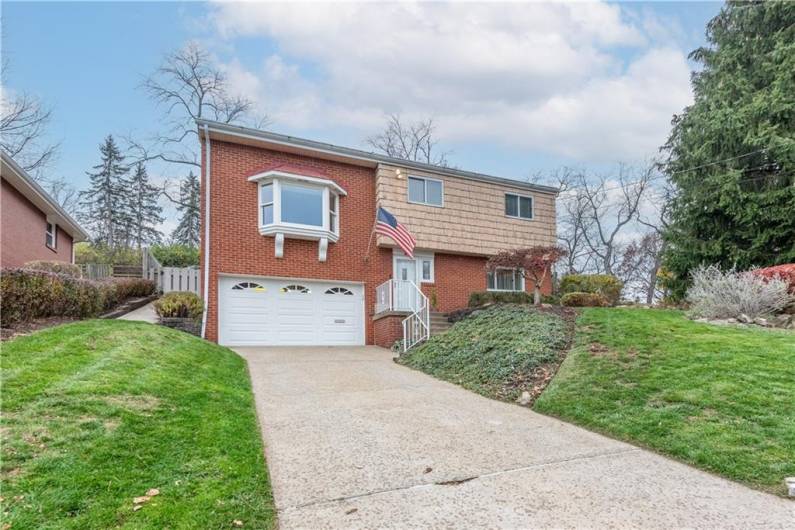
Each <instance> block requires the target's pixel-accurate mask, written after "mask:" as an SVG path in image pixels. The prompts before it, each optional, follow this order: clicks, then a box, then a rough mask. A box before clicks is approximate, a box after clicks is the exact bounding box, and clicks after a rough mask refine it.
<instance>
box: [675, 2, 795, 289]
mask: <svg viewBox="0 0 795 530" xmlns="http://www.w3.org/2000/svg"><path fill="white" fill-rule="evenodd" d="M707 40H708V43H709V44H708V46H707V47H703V48H699V49H697V50H695V51H693V52H692V53H691V55H690V58H691V59H692V60H694V61H696V62H698V63H700V64H701V65H702V69H701V70H700V71H698V72H695V73H694V74H693V77H692V85H693V91H694V96H695V101H694V103H693V104H692V105H691V106H689V107H687V108H686V109H685V110H684V112H683V113H682V114H681V115H679V116H675V117H674V119H673V130H672V132H671V135H670V137H669V139H668V142H667V143H666V145H665V146H664V148H663V149H664V151H666V152H667V154H668V159H667V162H666V164H665V170H666V172H667V173H668V174H669V176H670V177H671V179H672V180H673V182H674V183H675V184H676V186H677V188H678V190H677V197H676V198H675V200H674V203H673V208H672V222H671V225H670V228H669V229H668V230H667V231H666V233H665V238H666V241H667V249H668V250H667V252H666V256H665V263H664V266H665V268H666V269H667V270H669V271H670V272H672V273H673V274H674V276H675V278H676V279H675V280H674V281H673V284H672V285H671V286H670V287H671V288H672V289H673V293H674V294H675V295H678V296H682V295H683V294H684V291H685V289H686V287H687V280H688V274H689V272H690V271H691V270H692V269H693V268H695V267H697V266H698V265H700V264H717V265H719V266H721V267H724V268H730V267H737V268H738V269H747V268H750V267H753V266H766V265H775V264H778V263H791V262H795V2H784V1H769V2H728V3H727V4H726V5H725V6H724V7H723V8H722V9H721V12H720V13H719V14H718V15H717V16H716V17H715V18H713V19H712V20H711V21H710V22H709V24H708V26H707Z"/></svg>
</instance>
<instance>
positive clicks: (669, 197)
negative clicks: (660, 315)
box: [638, 179, 676, 304]
mask: <svg viewBox="0 0 795 530" xmlns="http://www.w3.org/2000/svg"><path fill="white" fill-rule="evenodd" d="M675 193H676V187H675V186H674V184H673V183H672V182H671V181H670V180H667V179H666V180H665V181H664V183H663V185H662V186H661V187H660V188H659V189H656V190H650V192H649V196H650V198H651V200H650V201H649V203H650V204H649V205H650V207H651V209H652V210H653V213H652V214H651V215H645V214H643V213H641V212H640V211H639V212H638V222H639V223H640V224H641V225H643V226H646V227H648V228H650V229H651V232H649V233H648V234H646V236H644V238H643V239H641V241H640V243H641V244H640V251H641V255H643V256H645V262H644V263H647V265H645V266H644V265H643V264H642V265H641V267H640V270H641V274H644V273H645V276H646V277H645V279H644V280H642V281H641V284H642V285H643V288H644V289H645V291H646V303H647V304H651V303H653V302H654V300H655V298H656V297H657V296H658V295H659V289H658V277H659V272H660V268H661V267H662V259H663V254H664V253H665V249H666V241H665V237H663V233H664V232H665V231H666V230H667V229H668V225H669V224H670V221H671V207H672V205H673V200H674V196H675Z"/></svg>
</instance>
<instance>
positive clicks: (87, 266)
mask: <svg viewBox="0 0 795 530" xmlns="http://www.w3.org/2000/svg"><path fill="white" fill-rule="evenodd" d="M79 267H80V272H82V273H83V278H88V279H89V280H101V279H102V278H108V277H110V276H112V275H113V267H111V266H110V265H105V264H103V263H82V264H80V265H79Z"/></svg>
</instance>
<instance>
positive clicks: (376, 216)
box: [364, 209, 378, 261]
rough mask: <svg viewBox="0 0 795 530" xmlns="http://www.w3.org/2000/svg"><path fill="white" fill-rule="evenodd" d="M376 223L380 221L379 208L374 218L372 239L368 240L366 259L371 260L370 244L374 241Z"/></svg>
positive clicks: (371, 232)
mask: <svg viewBox="0 0 795 530" xmlns="http://www.w3.org/2000/svg"><path fill="white" fill-rule="evenodd" d="M376 223H378V209H376V210H375V218H374V219H373V229H372V230H370V239H368V240H367V251H366V252H365V253H364V261H369V260H370V245H371V244H372V243H373V235H374V234H375V225H376Z"/></svg>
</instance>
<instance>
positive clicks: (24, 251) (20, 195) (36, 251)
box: [0, 151, 88, 267]
mask: <svg viewBox="0 0 795 530" xmlns="http://www.w3.org/2000/svg"><path fill="white" fill-rule="evenodd" d="M0 159H1V160H0V176H1V177H2V188H0V218H1V219H2V221H1V222H0V266H2V267H20V266H22V265H24V264H25V263H27V262H29V261H36V260H45V261H65V262H68V263H74V244H75V243H77V242H80V241H84V240H86V239H87V238H88V234H86V232H85V230H83V229H82V228H81V227H80V225H79V224H77V222H76V221H75V220H74V219H72V217H71V216H70V215H69V214H68V213H66V211H65V210H64V209H63V208H61V206H60V205H59V204H58V203H57V202H56V201H55V200H54V199H53V198H52V197H50V195H49V194H48V193H47V192H46V191H44V189H42V187H41V186H39V185H38V183H37V182H36V181H35V180H33V178H31V176H30V175H28V174H27V172H26V171H25V170H24V169H22V168H21V167H19V165H18V164H17V163H16V162H14V160H13V159H12V158H11V157H10V156H9V155H8V154H7V153H6V152H5V151H0Z"/></svg>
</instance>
